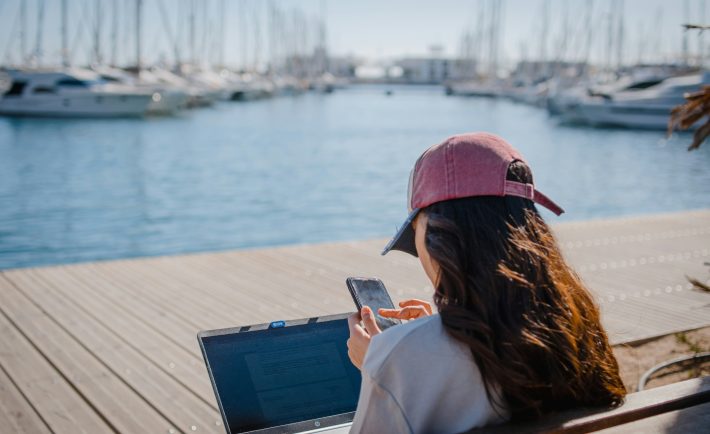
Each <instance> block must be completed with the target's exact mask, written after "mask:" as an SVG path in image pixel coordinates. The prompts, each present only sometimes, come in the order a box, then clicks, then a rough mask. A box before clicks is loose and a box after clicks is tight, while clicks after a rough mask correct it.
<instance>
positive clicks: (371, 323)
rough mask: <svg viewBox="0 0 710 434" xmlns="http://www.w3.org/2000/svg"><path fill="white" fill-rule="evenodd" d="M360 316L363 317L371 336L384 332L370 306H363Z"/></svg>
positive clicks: (363, 322)
mask: <svg viewBox="0 0 710 434" xmlns="http://www.w3.org/2000/svg"><path fill="white" fill-rule="evenodd" d="M360 316H361V317H362V324H363V325H364V326H365V331H367V333H369V334H370V336H375V335H377V334H380V333H381V332H382V330H380V328H379V327H378V326H377V321H375V315H374V313H373V312H372V310H371V309H370V308H369V307H367V306H365V307H363V308H362V311H360Z"/></svg>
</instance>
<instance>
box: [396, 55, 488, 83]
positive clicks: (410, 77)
mask: <svg viewBox="0 0 710 434" xmlns="http://www.w3.org/2000/svg"><path fill="white" fill-rule="evenodd" d="M394 64H395V65H396V66H397V67H399V68H401V71H402V73H401V77H399V78H398V79H397V81H400V82H403V83H410V84H442V83H444V82H446V81H449V80H465V79H470V78H473V77H475V76H476V66H477V65H476V61H475V60H473V59H450V58H444V57H434V56H432V57H409V58H404V59H400V60H398V61H395V62H394Z"/></svg>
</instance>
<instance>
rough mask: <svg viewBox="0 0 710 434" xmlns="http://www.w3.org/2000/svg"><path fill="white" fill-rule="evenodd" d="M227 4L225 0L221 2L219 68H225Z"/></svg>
mask: <svg viewBox="0 0 710 434" xmlns="http://www.w3.org/2000/svg"><path fill="white" fill-rule="evenodd" d="M226 8H227V6H226V4H225V0H222V1H221V3H220V4H219V33H220V40H219V68H220V69H224V40H225V38H226V28H225V26H224V22H225V21H224V20H225V16H226V15H227V14H226V12H227V11H226Z"/></svg>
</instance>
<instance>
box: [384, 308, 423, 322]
mask: <svg viewBox="0 0 710 434" xmlns="http://www.w3.org/2000/svg"><path fill="white" fill-rule="evenodd" d="M378 312H379V313H380V315H382V316H383V317H385V318H397V319H407V320H409V319H416V318H421V317H423V316H428V315H431V313H430V312H429V311H428V310H427V309H426V308H425V307H424V306H408V307H403V308H402V309H380V310H379V311H378Z"/></svg>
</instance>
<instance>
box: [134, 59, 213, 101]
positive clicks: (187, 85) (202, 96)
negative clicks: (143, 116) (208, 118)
mask: <svg viewBox="0 0 710 434" xmlns="http://www.w3.org/2000/svg"><path fill="white" fill-rule="evenodd" d="M141 79H142V80H145V81H147V82H151V83H156V84H158V83H162V84H165V85H170V86H174V87H177V88H179V89H181V90H183V91H184V92H186V93H187V96H188V99H187V107H189V108H193V107H206V106H211V105H212V104H214V103H215V101H217V99H219V97H220V94H219V93H218V92H214V91H213V90H211V89H208V88H206V87H205V86H202V85H199V84H196V83H192V82H190V81H189V80H187V79H186V78H184V77H182V76H180V75H178V74H175V73H174V72H172V71H168V70H167V69H163V68H151V69H149V70H145V69H144V70H142V71H141Z"/></svg>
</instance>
